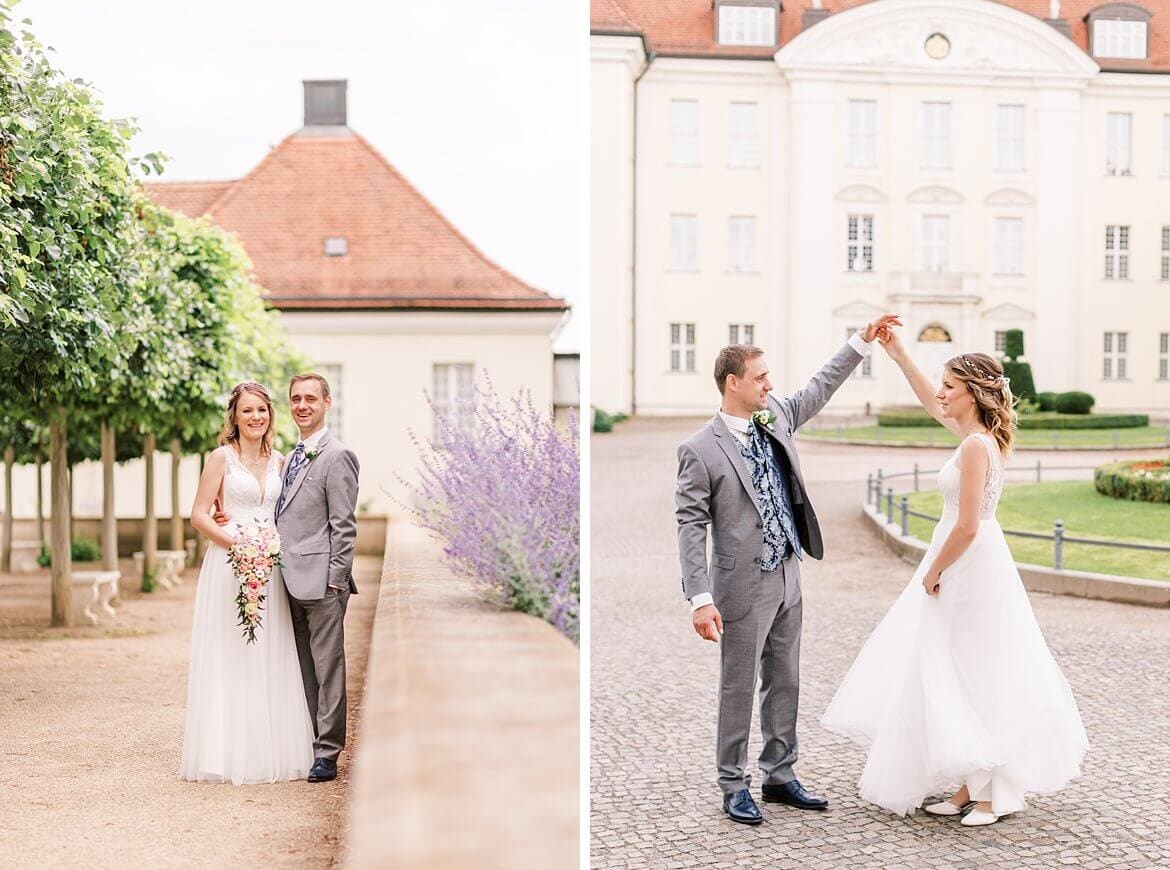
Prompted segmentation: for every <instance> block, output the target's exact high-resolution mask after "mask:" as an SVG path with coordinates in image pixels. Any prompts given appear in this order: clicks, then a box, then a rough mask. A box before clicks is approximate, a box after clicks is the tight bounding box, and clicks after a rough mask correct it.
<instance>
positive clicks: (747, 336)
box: [727, 323, 756, 344]
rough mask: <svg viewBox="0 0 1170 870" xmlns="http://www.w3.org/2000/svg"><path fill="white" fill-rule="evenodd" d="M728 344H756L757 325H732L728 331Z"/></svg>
mask: <svg viewBox="0 0 1170 870" xmlns="http://www.w3.org/2000/svg"><path fill="white" fill-rule="evenodd" d="M727 339H728V341H727V343H728V344H755V343H756V325H755V324H754V323H732V324H731V325H730V326H729V327H728V330H727Z"/></svg>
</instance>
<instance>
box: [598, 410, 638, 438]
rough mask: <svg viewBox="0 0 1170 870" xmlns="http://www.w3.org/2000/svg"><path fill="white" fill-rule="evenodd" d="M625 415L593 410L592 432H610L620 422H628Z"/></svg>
mask: <svg viewBox="0 0 1170 870" xmlns="http://www.w3.org/2000/svg"><path fill="white" fill-rule="evenodd" d="M628 419H629V417H628V416H627V415H626V414H622V413H617V414H607V413H605V411H603V410H601V409H600V408H594V410H593V431H594V432H612V431H613V426H614V424H615V423H620V422H622V420H628Z"/></svg>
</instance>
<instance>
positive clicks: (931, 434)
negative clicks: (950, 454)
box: [926, 429, 934, 447]
mask: <svg viewBox="0 0 1170 870" xmlns="http://www.w3.org/2000/svg"><path fill="white" fill-rule="evenodd" d="M926 443H927V446H929V447H933V446H934V430H933V429H931V430H930V432H929V433H927V438H926Z"/></svg>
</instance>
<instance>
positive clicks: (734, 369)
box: [715, 344, 764, 395]
mask: <svg viewBox="0 0 1170 870" xmlns="http://www.w3.org/2000/svg"><path fill="white" fill-rule="evenodd" d="M763 353H764V351H763V349H761V348H758V347H756V346H755V345H754V344H729V345H728V346H727V347H725V348H723V350H721V351H719V356H717V357H715V386H717V387H718V388H719V395H723V391H724V389H726V387H727V376H728V375H735V376H736V377H737V378H742V377H743V371H744V366H745V365H746V364H747V361H748V360H749V359H755V358H756V357H758V356H761V355H762V354H763Z"/></svg>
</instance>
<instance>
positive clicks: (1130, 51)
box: [1093, 18, 1149, 60]
mask: <svg viewBox="0 0 1170 870" xmlns="http://www.w3.org/2000/svg"><path fill="white" fill-rule="evenodd" d="M1148 27H1149V25H1148V24H1147V23H1146V22H1145V21H1128V20H1122V19H1116V18H1098V19H1096V20H1095V21H1094V22H1093V56H1094V57H1111V58H1117V59H1119V60H1145V59H1146V46H1147V44H1148V34H1147V30H1148Z"/></svg>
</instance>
